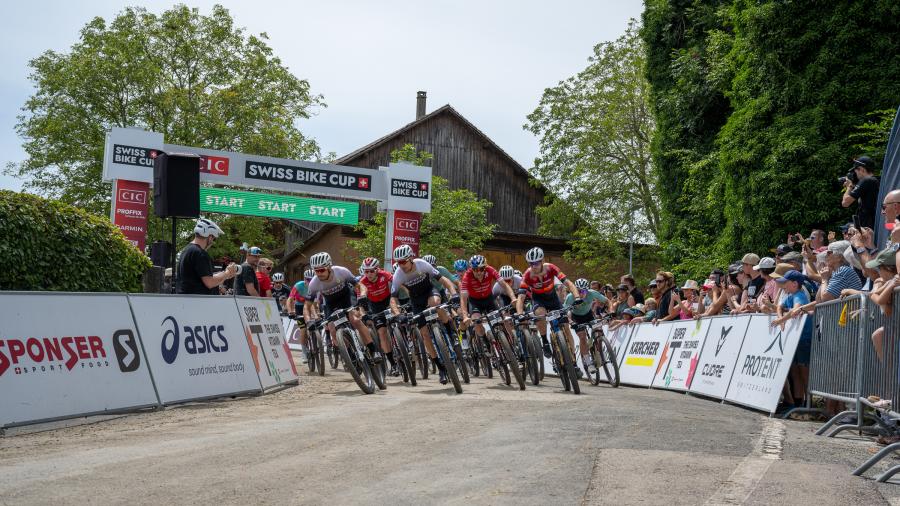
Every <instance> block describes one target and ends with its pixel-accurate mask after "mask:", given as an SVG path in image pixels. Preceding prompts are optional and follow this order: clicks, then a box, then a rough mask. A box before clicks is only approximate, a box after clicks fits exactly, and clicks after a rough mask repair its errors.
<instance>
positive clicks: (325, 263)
mask: <svg viewBox="0 0 900 506" xmlns="http://www.w3.org/2000/svg"><path fill="white" fill-rule="evenodd" d="M309 266H310V267H312V268H313V269H321V268H322V267H331V255H329V254H328V253H326V252H324V251H323V252H321V253H316V254H315V255H313V256H312V257H310V259H309Z"/></svg>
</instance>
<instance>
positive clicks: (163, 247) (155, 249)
mask: <svg viewBox="0 0 900 506" xmlns="http://www.w3.org/2000/svg"><path fill="white" fill-rule="evenodd" d="M171 257H172V243H170V242H168V241H153V244H151V245H150V261H151V262H152V263H153V265H155V266H157V267H172V266H171V265H169V260H170V258H171Z"/></svg>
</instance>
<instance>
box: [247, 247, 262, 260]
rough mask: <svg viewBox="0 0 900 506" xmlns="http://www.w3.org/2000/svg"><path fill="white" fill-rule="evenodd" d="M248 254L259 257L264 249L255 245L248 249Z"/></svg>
mask: <svg viewBox="0 0 900 506" xmlns="http://www.w3.org/2000/svg"><path fill="white" fill-rule="evenodd" d="M247 254H248V255H253V256H255V257H258V256H260V255H262V254H263V251H262V249H261V248H259V247H258V246H253V247H252V248H250V249H249V250H248V251H247Z"/></svg>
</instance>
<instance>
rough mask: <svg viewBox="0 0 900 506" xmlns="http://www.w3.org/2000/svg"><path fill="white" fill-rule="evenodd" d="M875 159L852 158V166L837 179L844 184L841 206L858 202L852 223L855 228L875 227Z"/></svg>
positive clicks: (876, 192)
mask: <svg viewBox="0 0 900 506" xmlns="http://www.w3.org/2000/svg"><path fill="white" fill-rule="evenodd" d="M874 174H875V161H874V160H872V159H871V158H869V157H868V156H861V157H859V158H857V159H855V160H853V168H852V169H850V172H848V173H847V176H846V177H842V178H839V179H838V181H839V182H840V183H841V184H842V185H844V196H843V198H842V199H841V205H842V206H843V207H850V205H851V204H853V203H854V202H858V207H857V209H856V216H855V217H854V223H853V225H854V226H855V227H856V229H857V230H862V229H863V227H868V228H871V229H874V228H875V217H876V213H877V210H876V207H877V205H878V185H879V182H878V178H877V177H875V175H874Z"/></svg>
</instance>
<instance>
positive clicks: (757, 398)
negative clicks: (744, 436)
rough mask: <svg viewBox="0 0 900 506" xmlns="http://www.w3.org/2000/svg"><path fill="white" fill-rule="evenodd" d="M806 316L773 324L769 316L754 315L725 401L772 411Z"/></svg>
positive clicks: (771, 317)
mask: <svg viewBox="0 0 900 506" xmlns="http://www.w3.org/2000/svg"><path fill="white" fill-rule="evenodd" d="M806 318H807V316H806V315H803V316H802V317H800V318H793V319H791V320H789V321H788V322H787V323H786V324H785V327H784V329H782V328H781V327H772V326H771V324H770V322H771V321H772V320H773V319H774V317H773V316H771V315H753V316H752V317H751V318H750V324H749V325H748V327H747V335H746V337H744V343H743V345H742V346H741V352H740V354H739V355H738V360H737V364H736V365H735V370H734V376H733V377H732V378H731V384H730V385H729V386H728V393H727V394H726V395H725V400H727V401H730V402H734V403H737V404H743V405H744V406H750V407H753V408H758V409H762V410H764V411H768V412H769V413H774V412H775V409H776V407H777V406H778V398H779V396H780V395H781V389H782V387H783V386H784V380H785V378H787V374H788V369H789V368H790V366H791V361H792V360H793V359H794V352H795V351H796V350H797V343H798V342H799V341H800V332H801V331H802V330H803V323H804V322H805V321H806Z"/></svg>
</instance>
